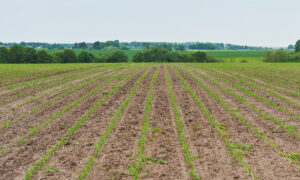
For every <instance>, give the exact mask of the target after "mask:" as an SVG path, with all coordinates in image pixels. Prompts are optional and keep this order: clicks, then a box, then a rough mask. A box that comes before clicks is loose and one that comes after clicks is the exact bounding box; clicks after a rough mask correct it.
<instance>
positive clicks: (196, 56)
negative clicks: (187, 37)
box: [191, 51, 206, 62]
mask: <svg viewBox="0 0 300 180" xmlns="http://www.w3.org/2000/svg"><path fill="white" fill-rule="evenodd" d="M191 55H192V57H193V62H206V53H205V52H201V51H196V52H194V53H192V54H191Z"/></svg>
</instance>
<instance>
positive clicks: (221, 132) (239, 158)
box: [174, 68, 257, 180]
mask: <svg viewBox="0 0 300 180" xmlns="http://www.w3.org/2000/svg"><path fill="white" fill-rule="evenodd" d="M174 70H175V72H176V74H177V75H178V77H179V78H180V80H181V82H182V83H183V85H184V87H185V89H186V91H187V92H188V93H189V94H190V95H191V96H192V97H193V99H194V101H195V102H196V104H197V105H198V107H199V109H200V110H201V112H202V113H203V114H204V115H205V117H206V118H208V121H209V123H210V125H211V126H212V127H214V128H215V129H216V130H217V132H218V134H219V136H220V137H221V138H222V139H223V141H224V143H225V145H226V147H227V148H228V149H229V152H230V153H231V155H232V156H233V157H234V158H235V159H236V160H237V161H238V162H239V163H240V164H241V165H242V166H243V168H244V171H245V172H247V173H249V175H250V176H251V177H252V179H254V180H255V179H257V174H256V173H255V172H254V171H253V169H252V168H251V167H249V166H248V164H247V163H246V162H245V161H244V160H243V156H244V154H243V153H241V152H239V151H236V149H242V148H243V149H250V148H251V147H250V146H247V145H237V144H233V143H232V141H231V140H230V139H228V138H227V133H226V131H224V129H226V127H225V125H224V124H222V125H220V124H218V123H217V121H216V120H215V119H214V117H213V116H212V115H211V114H210V113H209V111H208V109H207V108H206V107H205V106H204V105H203V104H202V103H201V101H200V100H199V98H198V97H197V95H196V93H195V92H194V91H193V90H192V89H191V88H190V87H189V85H188V84H187V83H186V81H185V79H184V78H183V76H182V75H181V74H180V73H179V71H178V70H177V69H176V68H174Z"/></svg>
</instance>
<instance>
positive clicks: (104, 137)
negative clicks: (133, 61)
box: [79, 68, 151, 179]
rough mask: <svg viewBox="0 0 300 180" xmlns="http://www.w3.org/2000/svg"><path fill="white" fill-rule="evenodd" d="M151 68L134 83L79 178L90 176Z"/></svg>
mask: <svg viewBox="0 0 300 180" xmlns="http://www.w3.org/2000/svg"><path fill="white" fill-rule="evenodd" d="M150 69H151V68H149V69H148V70H147V71H145V72H144V74H143V75H142V76H140V77H139V79H138V80H137V82H136V83H135V84H134V86H133V88H132V89H131V91H130V94H129V95H128V97H127V98H126V99H125V100H124V101H123V103H122V104H121V106H120V107H119V109H118V111H117V112H116V113H115V115H114V117H113V120H112V121H111V122H110V124H109V125H108V127H107V129H106V131H105V132H104V133H103V135H102V136H100V137H99V140H98V142H97V145H96V147H95V151H94V154H93V155H92V156H90V157H89V161H88V162H87V163H86V164H85V165H84V167H83V170H82V172H81V173H80V175H79V179H85V178H86V177H87V176H88V174H89V172H90V169H91V168H92V165H93V163H94V161H95V159H96V157H97V155H98V154H99V152H100V150H101V148H102V145H103V144H104V143H105V141H106V139H107V137H108V136H109V135H110V133H111V132H112V130H113V128H114V127H115V125H116V123H117V122H118V120H119V118H120V117H121V115H122V113H123V111H124V110H125V108H126V107H127V105H128V104H129V102H130V101H131V100H132V98H133V95H134V93H135V92H136V89H137V87H138V86H139V84H140V82H141V81H142V80H143V79H144V78H145V76H146V75H147V74H148V72H149V71H150Z"/></svg>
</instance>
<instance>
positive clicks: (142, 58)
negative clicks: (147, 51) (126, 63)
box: [132, 52, 145, 62]
mask: <svg viewBox="0 0 300 180" xmlns="http://www.w3.org/2000/svg"><path fill="white" fill-rule="evenodd" d="M132 62H145V56H144V53H143V52H136V53H135V55H134V56H133V58H132Z"/></svg>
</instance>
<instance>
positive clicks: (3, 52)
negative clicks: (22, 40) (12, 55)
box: [0, 47, 8, 63]
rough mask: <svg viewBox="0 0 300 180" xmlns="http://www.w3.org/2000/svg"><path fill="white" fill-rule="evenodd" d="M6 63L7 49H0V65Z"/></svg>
mask: <svg viewBox="0 0 300 180" xmlns="http://www.w3.org/2000/svg"><path fill="white" fill-rule="evenodd" d="M7 62H8V49H7V48H6V47H0V63H7Z"/></svg>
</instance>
